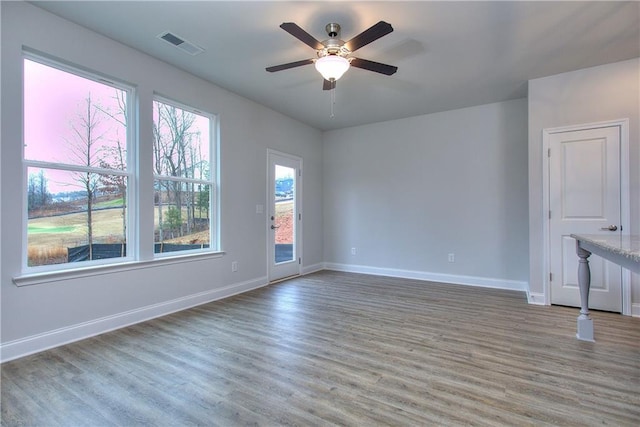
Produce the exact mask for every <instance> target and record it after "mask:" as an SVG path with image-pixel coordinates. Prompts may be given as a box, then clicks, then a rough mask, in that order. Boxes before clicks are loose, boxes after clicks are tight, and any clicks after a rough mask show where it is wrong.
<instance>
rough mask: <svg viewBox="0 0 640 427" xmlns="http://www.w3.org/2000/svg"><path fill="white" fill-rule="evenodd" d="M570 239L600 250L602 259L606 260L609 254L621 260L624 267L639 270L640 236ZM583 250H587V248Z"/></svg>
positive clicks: (583, 235)
mask: <svg viewBox="0 0 640 427" xmlns="http://www.w3.org/2000/svg"><path fill="white" fill-rule="evenodd" d="M571 237H573V238H574V239H576V240H577V241H578V242H584V243H586V244H587V245H593V246H595V247H596V248H598V249H600V251H598V252H600V253H599V254H600V255H602V256H603V257H604V258H607V256H606V254H607V253H609V254H611V255H612V256H613V257H615V258H617V259H619V260H623V261H624V262H623V263H622V264H623V266H624V267H627V268H631V269H632V270H638V269H640V235H632V236H620V235H606V234H604V235H600V234H598V235H596V234H572V235H571ZM585 249H587V250H589V248H585ZM633 264H635V265H636V268H633ZM629 265H632V267H629Z"/></svg>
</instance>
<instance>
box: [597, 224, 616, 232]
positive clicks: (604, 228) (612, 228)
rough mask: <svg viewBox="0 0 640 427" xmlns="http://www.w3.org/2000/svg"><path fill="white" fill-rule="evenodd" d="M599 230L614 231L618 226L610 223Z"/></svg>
mask: <svg viewBox="0 0 640 427" xmlns="http://www.w3.org/2000/svg"><path fill="white" fill-rule="evenodd" d="M600 230H609V231H616V230H618V226H617V225H610V226H608V227H602V228H601V229H600Z"/></svg>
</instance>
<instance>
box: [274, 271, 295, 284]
mask: <svg viewBox="0 0 640 427" xmlns="http://www.w3.org/2000/svg"><path fill="white" fill-rule="evenodd" d="M295 277H300V273H298V274H293V275H291V276H287V277H283V278H281V279H276V280H272V281H271V282H269V284H270V285H273V284H274V283H280V282H284V281H285V280H289V279H293V278H295Z"/></svg>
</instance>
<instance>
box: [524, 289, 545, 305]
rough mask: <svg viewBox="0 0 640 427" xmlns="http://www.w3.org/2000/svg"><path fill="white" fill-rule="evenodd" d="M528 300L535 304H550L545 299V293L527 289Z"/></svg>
mask: <svg viewBox="0 0 640 427" xmlns="http://www.w3.org/2000/svg"><path fill="white" fill-rule="evenodd" d="M527 301H528V302H529V304H534V305H548V304H547V303H546V301H545V297H544V294H541V293H537V292H529V291H527Z"/></svg>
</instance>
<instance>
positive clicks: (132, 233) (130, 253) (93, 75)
mask: <svg viewBox="0 0 640 427" xmlns="http://www.w3.org/2000/svg"><path fill="white" fill-rule="evenodd" d="M27 60H28V61H32V62H36V63H38V64H40V65H44V66H46V67H50V68H53V69H56V70H58V71H62V72H64V73H68V74H72V75H74V76H76V77H80V78H83V79H86V80H90V81H93V82H96V83H99V84H102V85H105V86H110V87H112V88H114V89H116V90H121V91H123V92H124V93H125V96H126V98H125V99H126V105H127V127H126V151H127V153H126V168H125V169H107V168H100V167H92V166H83V165H74V164H71V163H69V164H67V163H60V162H57V161H43V160H29V159H27V158H26V157H25V144H26V141H25V140H24V137H25V133H24V129H25V127H26V126H27V125H28V124H27V123H25V116H24V106H25V105H24V104H25V97H24V96H25V92H24V84H25V74H24V64H25V61H27ZM21 83H22V121H23V123H22V130H21V132H22V146H21V150H20V152H21V162H22V165H21V166H22V182H21V185H22V187H21V188H22V218H23V227H22V254H21V260H22V262H21V264H22V272H23V275H24V276H28V275H41V274H47V273H58V272H73V271H76V270H86V269H91V268H94V267H98V266H117V265H120V264H126V263H130V262H131V261H134V260H136V259H138V252H139V251H138V245H139V242H138V241H137V239H138V234H139V233H138V228H139V224H138V222H137V212H138V197H137V188H138V183H139V181H138V178H137V163H136V160H137V153H138V140H137V138H136V136H137V130H136V111H135V105H136V100H137V94H136V90H135V87H134V86H133V85H130V84H127V83H124V82H122V81H120V80H118V79H114V78H111V77H108V76H105V75H104V74H101V73H99V72H95V71H91V70H88V69H86V68H83V67H80V66H76V65H71V64H69V63H66V62H64V61H61V60H58V59H53V58H50V57H48V56H46V55H42V54H39V53H36V52H32V51H30V50H26V49H25V50H23V52H22V81H21ZM29 168H40V169H54V170H60V171H68V172H91V173H97V174H102V175H110V176H114V175H115V176H124V177H126V179H127V188H126V193H125V205H126V212H127V213H126V224H127V227H126V234H125V239H126V245H127V255H126V256H124V257H116V258H105V259H99V260H89V261H83V262H82V263H71V262H66V263H60V264H47V265H39V266H29V259H28V258H29V252H28V251H29V241H28V223H29V213H28V191H27V189H28V181H29V173H28V171H29ZM14 281H15V280H14Z"/></svg>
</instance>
